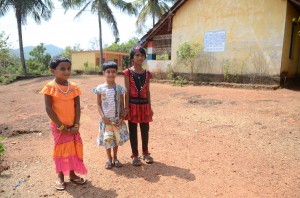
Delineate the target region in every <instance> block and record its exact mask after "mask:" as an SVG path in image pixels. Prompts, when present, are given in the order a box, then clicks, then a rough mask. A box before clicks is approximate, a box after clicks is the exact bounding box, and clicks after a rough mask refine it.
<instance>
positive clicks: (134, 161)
mask: <svg viewBox="0 0 300 198" xmlns="http://www.w3.org/2000/svg"><path fill="white" fill-rule="evenodd" d="M131 164H132V165H133V166H140V165H141V160H140V158H139V157H132V161H131Z"/></svg>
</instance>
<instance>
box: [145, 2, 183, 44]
mask: <svg viewBox="0 0 300 198" xmlns="http://www.w3.org/2000/svg"><path fill="white" fill-rule="evenodd" d="M187 1H188V0H178V1H177V2H176V3H174V5H173V6H172V7H171V8H170V10H169V11H168V12H166V13H165V14H164V15H162V17H161V18H160V19H159V20H158V21H157V23H155V25H154V26H153V28H151V29H150V30H149V31H148V32H147V33H146V34H145V35H144V36H143V37H142V38H141V39H140V42H139V45H143V44H145V42H147V41H148V39H149V38H151V37H152V36H154V35H155V33H156V32H157V31H158V30H159V29H160V28H161V27H163V25H164V23H166V22H167V21H168V19H169V17H170V16H171V17H172V15H174V14H175V13H176V11H177V10H178V9H179V8H180V7H181V6H182V5H183V4H184V3H185V2H187Z"/></svg>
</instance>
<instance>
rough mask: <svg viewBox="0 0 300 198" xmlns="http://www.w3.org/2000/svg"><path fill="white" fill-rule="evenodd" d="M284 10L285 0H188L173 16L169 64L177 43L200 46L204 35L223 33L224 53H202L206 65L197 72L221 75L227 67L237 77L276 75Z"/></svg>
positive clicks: (173, 61)
mask: <svg viewBox="0 0 300 198" xmlns="http://www.w3.org/2000/svg"><path fill="white" fill-rule="evenodd" d="M286 9H287V1H286V0H252V1H249V0H221V1H220V0H188V1H186V3H185V4H184V5H183V6H182V7H181V8H180V9H179V10H178V11H177V12H176V13H175V16H174V17H173V29H172V65H176V63H177V60H176V51H177V50H178V46H179V45H180V44H182V43H184V42H185V41H188V42H190V43H200V44H201V45H202V46H203V43H204V33H205V32H208V31H214V30H223V31H225V32H226V45H225V51H224V52H206V55H207V54H209V56H207V57H208V58H209V59H211V60H210V61H209V62H210V64H208V65H200V67H201V68H200V70H199V71H200V72H207V73H213V74H222V73H223V69H224V65H225V64H227V66H228V67H229V68H231V69H234V70H235V71H236V72H237V73H240V74H251V73H264V72H267V74H268V75H278V74H279V72H280V68H281V57H282V47H283V38H284V28H285V18H286ZM179 70H181V72H185V71H186V69H183V68H182V67H181V69H179Z"/></svg>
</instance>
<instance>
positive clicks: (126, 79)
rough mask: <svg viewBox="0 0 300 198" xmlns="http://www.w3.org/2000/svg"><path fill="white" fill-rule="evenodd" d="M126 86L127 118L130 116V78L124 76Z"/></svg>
mask: <svg viewBox="0 0 300 198" xmlns="http://www.w3.org/2000/svg"><path fill="white" fill-rule="evenodd" d="M124 80H125V82H124V84H125V89H126V92H125V109H124V111H125V114H124V116H126V114H129V94H130V93H129V92H130V90H129V76H124Z"/></svg>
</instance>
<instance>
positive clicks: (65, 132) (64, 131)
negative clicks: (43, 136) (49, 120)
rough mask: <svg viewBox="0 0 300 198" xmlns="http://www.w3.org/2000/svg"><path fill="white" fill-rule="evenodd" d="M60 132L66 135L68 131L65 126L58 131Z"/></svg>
mask: <svg viewBox="0 0 300 198" xmlns="http://www.w3.org/2000/svg"><path fill="white" fill-rule="evenodd" d="M60 132H61V133H64V134H67V133H69V129H68V128H67V127H66V126H65V127H64V128H63V129H62V130H60Z"/></svg>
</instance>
